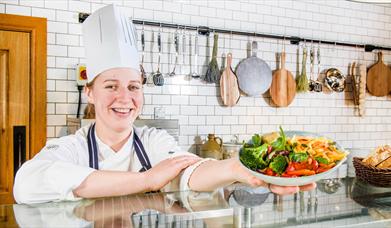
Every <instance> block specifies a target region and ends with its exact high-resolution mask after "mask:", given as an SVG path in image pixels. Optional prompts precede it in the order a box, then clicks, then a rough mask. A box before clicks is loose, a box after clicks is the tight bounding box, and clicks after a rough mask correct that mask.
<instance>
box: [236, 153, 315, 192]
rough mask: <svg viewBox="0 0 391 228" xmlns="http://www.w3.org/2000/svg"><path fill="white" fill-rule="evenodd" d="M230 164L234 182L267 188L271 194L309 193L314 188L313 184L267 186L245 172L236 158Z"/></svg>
mask: <svg viewBox="0 0 391 228" xmlns="http://www.w3.org/2000/svg"><path fill="white" fill-rule="evenodd" d="M231 159H232V163H231V167H232V169H231V170H232V175H234V177H235V179H236V181H239V182H242V183H245V184H248V185H251V186H253V187H257V186H263V187H265V188H269V190H270V191H271V192H273V193H276V194H279V195H289V194H293V193H296V192H298V191H299V190H300V191H309V190H312V189H314V188H315V187H316V184H315V183H311V184H307V185H303V186H279V185H273V184H268V183H266V182H264V181H263V180H260V179H258V178H257V177H256V176H254V175H252V174H251V173H250V172H248V170H246V169H245V168H244V167H243V166H242V165H241V164H240V163H239V160H238V158H231Z"/></svg>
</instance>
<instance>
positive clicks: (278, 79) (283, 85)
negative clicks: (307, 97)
mask: <svg viewBox="0 0 391 228" xmlns="http://www.w3.org/2000/svg"><path fill="white" fill-rule="evenodd" d="M285 56H286V54H285V50H283V52H282V53H281V69H278V70H276V71H274V72H273V81H272V84H271V86H270V96H271V98H272V101H273V102H274V104H276V105H277V106H279V107H286V106H288V105H289V104H290V103H292V101H293V98H295V96H296V81H295V78H294V77H293V75H292V73H291V72H290V71H289V70H287V69H285Z"/></svg>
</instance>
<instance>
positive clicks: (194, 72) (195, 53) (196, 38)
mask: <svg viewBox="0 0 391 228" xmlns="http://www.w3.org/2000/svg"><path fill="white" fill-rule="evenodd" d="M191 77H193V78H199V77H200V74H199V73H198V29H197V32H196V35H195V37H194V64H193V72H192V73H191Z"/></svg>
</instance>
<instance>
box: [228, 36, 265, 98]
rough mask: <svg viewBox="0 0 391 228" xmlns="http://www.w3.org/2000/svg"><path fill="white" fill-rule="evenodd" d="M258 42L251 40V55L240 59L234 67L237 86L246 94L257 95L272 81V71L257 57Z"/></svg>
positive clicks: (263, 91)
mask: <svg viewBox="0 0 391 228" xmlns="http://www.w3.org/2000/svg"><path fill="white" fill-rule="evenodd" d="M257 49H258V44H257V42H256V41H253V42H252V45H251V50H252V56H250V57H248V58H247V59H244V60H242V61H241V62H240V63H239V65H238V66H237V69H236V75H237V77H238V83H239V88H240V89H241V90H242V91H243V92H244V93H246V94H247V95H248V96H252V97H259V96H261V95H262V94H263V93H265V92H266V91H267V90H268V89H269V88H270V85H271V83H272V71H271V69H270V67H269V65H267V63H266V62H265V61H263V60H262V59H260V58H258V57H257Z"/></svg>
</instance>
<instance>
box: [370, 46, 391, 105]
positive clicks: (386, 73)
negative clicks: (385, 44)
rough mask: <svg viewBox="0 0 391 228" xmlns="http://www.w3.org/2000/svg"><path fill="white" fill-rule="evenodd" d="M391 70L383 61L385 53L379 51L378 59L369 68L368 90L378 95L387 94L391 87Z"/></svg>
mask: <svg viewBox="0 0 391 228" xmlns="http://www.w3.org/2000/svg"><path fill="white" fill-rule="evenodd" d="M390 76H391V70H390V68H388V66H387V65H385V64H384V62H383V53H382V52H379V53H378V60H377V63H375V64H374V65H373V66H371V67H370V68H369V70H368V75H367V88H368V91H369V92H370V93H371V94H372V95H374V96H377V97H382V96H386V95H387V94H388V93H389V92H390V88H391V77H390Z"/></svg>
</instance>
